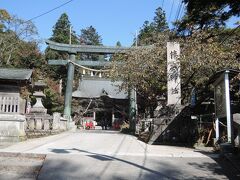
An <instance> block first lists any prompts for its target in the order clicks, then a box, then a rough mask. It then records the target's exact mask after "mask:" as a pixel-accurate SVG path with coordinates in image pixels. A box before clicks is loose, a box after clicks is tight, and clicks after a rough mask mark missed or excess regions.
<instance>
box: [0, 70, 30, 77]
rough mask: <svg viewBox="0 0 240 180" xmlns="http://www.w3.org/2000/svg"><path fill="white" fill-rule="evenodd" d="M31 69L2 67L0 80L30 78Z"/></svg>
mask: <svg viewBox="0 0 240 180" xmlns="http://www.w3.org/2000/svg"><path fill="white" fill-rule="evenodd" d="M31 75H32V70H31V69H13V68H0V80H29V79H30V77H31Z"/></svg>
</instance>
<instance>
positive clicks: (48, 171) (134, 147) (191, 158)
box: [0, 130, 228, 180]
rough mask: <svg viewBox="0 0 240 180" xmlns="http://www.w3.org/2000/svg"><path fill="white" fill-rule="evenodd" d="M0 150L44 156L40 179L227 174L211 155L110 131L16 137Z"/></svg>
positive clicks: (189, 176) (219, 177) (209, 176)
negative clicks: (29, 137)
mask: <svg viewBox="0 0 240 180" xmlns="http://www.w3.org/2000/svg"><path fill="white" fill-rule="evenodd" d="M1 152H2V153H6V152H7V153H21V154H42V155H46V158H45V159H44V160H43V161H42V162H43V166H42V168H41V170H40V172H39V175H38V179H44V180H45V179H51V180H52V179H57V180H59V179H228V176H226V175H225V173H224V170H223V169H222V168H221V166H219V165H218V163H217V162H216V161H215V158H218V156H217V155H215V154H212V153H208V154H204V153H202V151H200V150H195V149H191V148H184V147H174V146H153V145H148V144H145V143H143V142H141V141H138V140H137V139H136V137H134V136H130V135H126V134H120V133H118V132H115V131H102V130H95V131H78V132H75V133H74V132H65V133H62V134H58V135H53V136H49V137H44V138H38V139H31V140H28V141H25V142H20V143H18V144H14V145H12V146H9V147H6V148H3V149H0V153H1ZM33 164H34V163H33ZM0 179H1V178H0Z"/></svg>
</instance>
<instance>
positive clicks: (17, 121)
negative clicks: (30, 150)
mask: <svg viewBox="0 0 240 180" xmlns="http://www.w3.org/2000/svg"><path fill="white" fill-rule="evenodd" d="M24 123H25V116H23V115H19V114H0V142H18V141H21V140H24V139H26V134H25V130H24Z"/></svg>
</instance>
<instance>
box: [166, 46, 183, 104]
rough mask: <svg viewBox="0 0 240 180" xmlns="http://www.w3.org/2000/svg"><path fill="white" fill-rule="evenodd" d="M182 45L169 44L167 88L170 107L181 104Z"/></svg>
mask: <svg viewBox="0 0 240 180" xmlns="http://www.w3.org/2000/svg"><path fill="white" fill-rule="evenodd" d="M179 55H180V45H179V43H176V42H168V43H167V76H168V79H167V87H168V105H170V104H175V105H177V104H181V81H180V61H179Z"/></svg>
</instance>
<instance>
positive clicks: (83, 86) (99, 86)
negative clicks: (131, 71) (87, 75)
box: [72, 78, 128, 99]
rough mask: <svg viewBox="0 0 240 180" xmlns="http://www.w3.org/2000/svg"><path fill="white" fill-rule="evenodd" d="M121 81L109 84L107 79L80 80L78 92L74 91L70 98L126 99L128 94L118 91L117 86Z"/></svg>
mask: <svg viewBox="0 0 240 180" xmlns="http://www.w3.org/2000/svg"><path fill="white" fill-rule="evenodd" d="M121 84H122V82H121V81H116V82H111V80H109V79H103V78H98V79H94V78H93V79H82V80H81V82H80V84H79V87H78V90H77V91H74V92H73V94H72V96H73V97H79V98H99V97H101V96H104V95H106V96H108V97H110V98H113V99H128V93H127V92H126V91H124V90H122V91H119V88H118V86H120V85H121Z"/></svg>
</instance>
